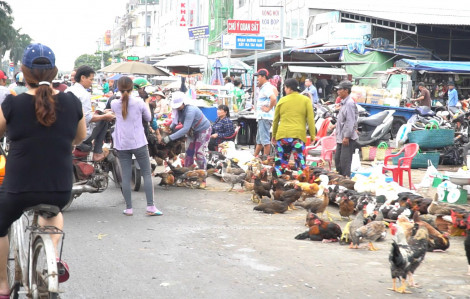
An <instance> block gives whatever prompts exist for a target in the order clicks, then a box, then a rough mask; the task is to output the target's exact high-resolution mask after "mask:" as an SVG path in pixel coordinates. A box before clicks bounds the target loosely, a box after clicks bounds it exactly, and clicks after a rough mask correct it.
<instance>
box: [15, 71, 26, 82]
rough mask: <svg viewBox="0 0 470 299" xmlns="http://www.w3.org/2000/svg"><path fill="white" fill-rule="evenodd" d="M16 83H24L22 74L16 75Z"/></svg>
mask: <svg viewBox="0 0 470 299" xmlns="http://www.w3.org/2000/svg"><path fill="white" fill-rule="evenodd" d="M15 79H16V82H21V83H25V81H24V76H23V72H19V73H18V74H16V78H15Z"/></svg>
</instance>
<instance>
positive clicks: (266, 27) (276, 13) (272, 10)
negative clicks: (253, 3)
mask: <svg viewBox="0 0 470 299" xmlns="http://www.w3.org/2000/svg"><path fill="white" fill-rule="evenodd" d="M259 21H260V35H262V36H264V37H265V38H266V40H281V7H266V6H265V7H260V13H259Z"/></svg>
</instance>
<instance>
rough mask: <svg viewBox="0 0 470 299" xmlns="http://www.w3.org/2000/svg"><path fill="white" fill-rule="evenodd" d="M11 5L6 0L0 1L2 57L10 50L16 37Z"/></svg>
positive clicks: (0, 52) (0, 51)
mask: <svg viewBox="0 0 470 299" xmlns="http://www.w3.org/2000/svg"><path fill="white" fill-rule="evenodd" d="M11 13H12V10H11V7H10V6H9V5H8V3H6V2H5V1H0V28H1V30H0V57H3V55H5V52H6V51H7V50H9V49H10V48H11V46H12V44H13V41H14V40H15V37H16V30H15V28H13V17H12V16H11Z"/></svg>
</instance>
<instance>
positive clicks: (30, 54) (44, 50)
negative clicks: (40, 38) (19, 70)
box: [23, 44, 55, 69]
mask: <svg viewBox="0 0 470 299" xmlns="http://www.w3.org/2000/svg"><path fill="white" fill-rule="evenodd" d="M38 58H44V59H47V60H48V61H49V63H45V64H44V63H41V64H37V63H34V61H35V60H37V59H38ZM23 65H24V66H26V67H28V68H30V69H52V68H54V67H55V55H54V52H52V50H51V48H49V47H48V46H45V45H42V44H31V45H29V46H27V47H26V49H25V50H24V53H23Z"/></svg>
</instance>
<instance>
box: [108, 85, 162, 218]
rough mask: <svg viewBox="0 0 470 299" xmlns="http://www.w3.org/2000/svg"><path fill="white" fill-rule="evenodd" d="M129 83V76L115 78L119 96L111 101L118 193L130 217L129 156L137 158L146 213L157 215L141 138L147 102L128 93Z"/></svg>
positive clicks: (159, 213)
mask: <svg viewBox="0 0 470 299" xmlns="http://www.w3.org/2000/svg"><path fill="white" fill-rule="evenodd" d="M133 87H134V86H133V82H132V80H131V79H130V78H129V77H126V76H123V77H121V78H119V80H118V89H119V91H120V92H121V98H120V99H115V100H113V101H112V102H111V109H112V111H113V112H114V113H115V115H116V126H115V129H114V132H113V141H114V147H115V148H116V149H117V155H118V158H119V161H120V162H121V168H122V194H123V195H124V199H125V201H126V209H125V210H124V211H123V214H124V215H126V216H132V215H133V210H132V198H131V176H132V155H134V156H135V157H136V159H137V162H138V163H139V166H140V171H141V172H142V176H143V177H144V188H145V197H146V198H147V213H146V214H147V215H149V216H161V215H163V213H162V212H161V211H159V210H158V209H157V208H156V207H155V205H154V203H153V198H154V194H153V182H152V175H151V173H152V170H151V169H150V158H149V151H148V148H147V138H146V137H145V132H144V126H143V124H142V119H144V120H145V121H147V122H148V121H150V120H151V115H150V107H149V102H150V98H149V97H147V98H146V100H145V102H144V101H142V99H140V98H137V97H134V96H131V93H132V90H133Z"/></svg>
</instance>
